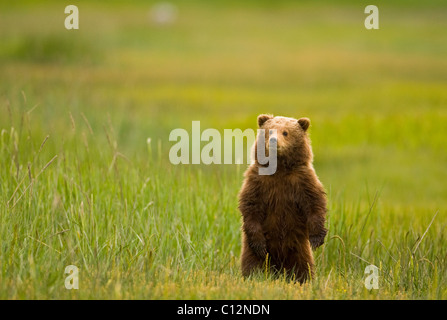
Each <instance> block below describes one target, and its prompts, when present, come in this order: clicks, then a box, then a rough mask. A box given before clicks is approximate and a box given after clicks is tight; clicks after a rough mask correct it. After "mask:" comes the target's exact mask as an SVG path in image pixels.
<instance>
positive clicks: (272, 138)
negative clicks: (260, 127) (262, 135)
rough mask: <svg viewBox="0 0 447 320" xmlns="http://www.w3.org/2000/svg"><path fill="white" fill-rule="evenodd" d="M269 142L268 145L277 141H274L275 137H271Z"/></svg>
mask: <svg viewBox="0 0 447 320" xmlns="http://www.w3.org/2000/svg"><path fill="white" fill-rule="evenodd" d="M269 142H270V143H277V142H278V140H277V139H276V137H271V138H270V139H269Z"/></svg>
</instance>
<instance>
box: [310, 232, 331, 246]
mask: <svg viewBox="0 0 447 320" xmlns="http://www.w3.org/2000/svg"><path fill="white" fill-rule="evenodd" d="M326 233H327V230H324V231H322V232H320V233H319V234H315V235H311V236H309V241H310V245H311V246H312V249H317V248H318V247H319V246H321V245H322V244H323V243H324V238H325V237H326Z"/></svg>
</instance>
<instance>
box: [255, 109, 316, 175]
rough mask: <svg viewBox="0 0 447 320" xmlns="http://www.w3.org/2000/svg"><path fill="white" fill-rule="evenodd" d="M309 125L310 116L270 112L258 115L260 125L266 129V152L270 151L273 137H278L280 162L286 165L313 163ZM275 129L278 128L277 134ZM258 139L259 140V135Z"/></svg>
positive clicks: (260, 127)
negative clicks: (281, 115)
mask: <svg viewBox="0 0 447 320" xmlns="http://www.w3.org/2000/svg"><path fill="white" fill-rule="evenodd" d="M309 126H310V120H309V119H308V118H300V119H298V120H297V119H294V118H287V117H279V116H277V117H274V116H273V115H270V114H261V115H259V116H258V127H259V129H264V133H265V140H264V141H265V144H266V145H265V148H266V152H268V148H269V144H270V142H271V141H272V139H276V144H277V158H278V164H279V165H280V164H282V165H285V166H286V167H290V166H294V165H302V164H303V165H307V164H310V163H312V158H313V155H312V148H311V144H310V139H309V136H308V133H307V131H308V129H309ZM273 129H275V130H276V134H275V130H273ZM257 140H259V136H258V139H257ZM257 143H258V141H257ZM255 157H256V156H255Z"/></svg>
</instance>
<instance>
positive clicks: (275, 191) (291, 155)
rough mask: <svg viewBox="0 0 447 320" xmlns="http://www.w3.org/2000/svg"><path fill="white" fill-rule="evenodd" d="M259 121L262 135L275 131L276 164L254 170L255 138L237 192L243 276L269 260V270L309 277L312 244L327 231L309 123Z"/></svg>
mask: <svg viewBox="0 0 447 320" xmlns="http://www.w3.org/2000/svg"><path fill="white" fill-rule="evenodd" d="M258 125H259V128H262V129H266V130H265V132H266V135H268V133H269V129H276V130H277V154H278V157H277V159H278V166H277V170H276V172H275V173H274V174H273V175H259V174H258V167H259V166H260V165H259V164H258V162H257V161H256V147H257V142H256V143H255V145H254V148H253V150H254V158H255V161H254V163H253V164H252V165H250V167H249V168H248V169H247V171H246V172H245V180H244V183H243V185H242V189H241V191H240V193H239V210H240V211H241V214H242V218H243V225H242V254H241V267H242V274H243V276H248V275H250V274H251V273H252V272H254V271H255V270H257V269H261V270H262V268H264V267H265V266H266V265H265V263H266V262H268V263H269V268H270V270H273V271H277V272H281V273H282V272H283V271H285V272H286V273H287V274H288V275H290V276H292V277H294V278H295V280H296V281H299V282H300V283H303V282H304V281H306V280H307V279H308V278H309V276H311V277H313V275H314V260H313V255H312V249H311V246H312V248H317V247H319V246H321V245H322V244H323V242H324V238H325V236H326V233H327V230H326V229H325V227H324V223H325V217H326V211H327V210H326V194H325V191H324V188H323V185H322V184H321V182H320V181H319V180H318V177H317V175H316V173H315V170H314V168H313V165H312V161H313V155H312V148H311V145H310V139H309V137H308V134H307V129H308V127H309V125H310V121H309V119H307V118H302V119H299V120H296V119H293V118H285V117H273V116H271V115H260V116H259V117H258ZM285 131H286V132H287V136H284V135H283V134H282V133H283V132H285ZM267 138H268V137H267ZM265 141H266V144H268V139H266V140H265ZM266 148H267V146H266Z"/></svg>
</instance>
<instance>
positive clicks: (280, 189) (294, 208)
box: [260, 177, 305, 230]
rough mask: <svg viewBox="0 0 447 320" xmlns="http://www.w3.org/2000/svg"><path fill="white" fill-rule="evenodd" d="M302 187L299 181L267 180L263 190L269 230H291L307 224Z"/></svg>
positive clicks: (285, 179) (265, 218) (262, 194)
mask: <svg viewBox="0 0 447 320" xmlns="http://www.w3.org/2000/svg"><path fill="white" fill-rule="evenodd" d="M302 193H303V190H302V186H301V185H300V183H299V181H297V179H290V178H287V177H283V178H282V179H265V180H264V183H263V184H262V188H261V197H260V198H261V199H262V202H263V207H264V225H265V227H266V228H267V229H269V228H272V229H275V230H278V229H280V230H289V229H294V228H297V227H300V226H301V225H302V224H303V223H304V222H305V214H304V210H303V209H304V207H305V205H304V203H303V199H302V198H303V197H302V196H300V194H302Z"/></svg>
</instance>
